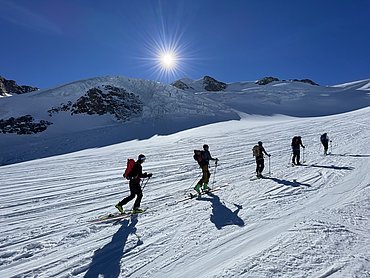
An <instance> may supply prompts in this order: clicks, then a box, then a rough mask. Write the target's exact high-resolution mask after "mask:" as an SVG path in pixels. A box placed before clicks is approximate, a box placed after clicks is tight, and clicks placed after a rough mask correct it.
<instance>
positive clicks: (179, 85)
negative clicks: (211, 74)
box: [171, 80, 194, 90]
mask: <svg viewBox="0 0 370 278" xmlns="http://www.w3.org/2000/svg"><path fill="white" fill-rule="evenodd" d="M171 85H172V86H174V87H176V88H178V89H180V90H188V89H194V88H193V87H191V86H189V85H188V84H186V83H184V82H182V81H181V80H177V81H175V82H173V83H172V84H171Z"/></svg>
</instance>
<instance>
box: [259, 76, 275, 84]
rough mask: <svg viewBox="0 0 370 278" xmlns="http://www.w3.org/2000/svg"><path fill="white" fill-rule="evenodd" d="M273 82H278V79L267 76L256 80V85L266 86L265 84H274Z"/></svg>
mask: <svg viewBox="0 0 370 278" xmlns="http://www.w3.org/2000/svg"><path fill="white" fill-rule="evenodd" d="M274 81H279V79H278V78H276V77H272V76H268V77H264V78H262V79H260V80H257V81H256V84H258V85H267V84H269V83H271V82H274Z"/></svg>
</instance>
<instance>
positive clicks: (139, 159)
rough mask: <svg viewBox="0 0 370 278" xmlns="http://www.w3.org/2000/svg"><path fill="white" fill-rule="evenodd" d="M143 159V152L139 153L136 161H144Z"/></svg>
mask: <svg viewBox="0 0 370 278" xmlns="http://www.w3.org/2000/svg"><path fill="white" fill-rule="evenodd" d="M145 159H146V157H145V155H143V154H140V155H139V157H138V158H137V160H138V161H143V162H144V161H145Z"/></svg>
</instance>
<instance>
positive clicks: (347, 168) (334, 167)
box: [309, 164, 355, 170]
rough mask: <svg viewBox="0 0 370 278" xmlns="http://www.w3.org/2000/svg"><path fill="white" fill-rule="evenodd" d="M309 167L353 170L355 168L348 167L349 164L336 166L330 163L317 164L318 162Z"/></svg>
mask: <svg viewBox="0 0 370 278" xmlns="http://www.w3.org/2000/svg"><path fill="white" fill-rule="evenodd" d="M309 167H317V168H325V169H333V170H353V169H355V168H354V167H348V166H343V167H339V166H335V165H330V166H324V165H317V164H312V165H310V166H309Z"/></svg>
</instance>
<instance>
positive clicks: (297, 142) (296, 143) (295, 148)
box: [292, 136, 305, 165]
mask: <svg viewBox="0 0 370 278" xmlns="http://www.w3.org/2000/svg"><path fill="white" fill-rule="evenodd" d="M300 147H302V148H305V146H303V144H302V137H301V136H294V137H293V139H292V152H293V158H292V164H294V165H302V164H301V163H300V161H299V160H300V153H301V149H300Z"/></svg>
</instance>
